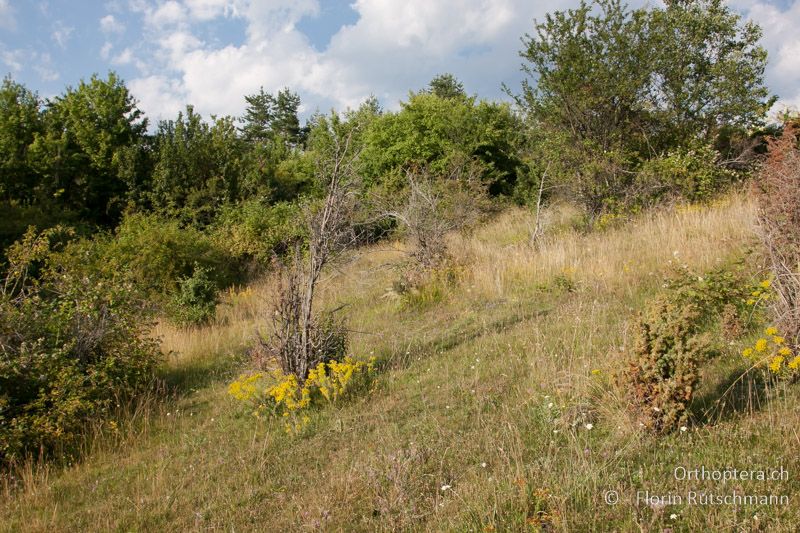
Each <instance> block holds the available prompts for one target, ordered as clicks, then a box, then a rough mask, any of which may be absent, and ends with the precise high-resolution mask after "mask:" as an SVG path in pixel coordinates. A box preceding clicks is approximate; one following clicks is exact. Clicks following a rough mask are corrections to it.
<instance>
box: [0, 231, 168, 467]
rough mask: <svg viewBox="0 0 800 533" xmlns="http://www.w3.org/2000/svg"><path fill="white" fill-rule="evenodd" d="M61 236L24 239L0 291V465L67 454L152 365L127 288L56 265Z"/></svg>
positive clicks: (146, 378) (143, 321)
mask: <svg viewBox="0 0 800 533" xmlns="http://www.w3.org/2000/svg"><path fill="white" fill-rule="evenodd" d="M69 235H70V232H65V231H63V230H62V229H61V228H54V229H52V230H48V231H45V232H42V233H40V234H37V233H36V232H35V231H34V230H30V231H28V232H27V233H26V234H25V236H24V238H23V239H22V240H21V241H19V242H17V243H16V244H14V245H13V246H12V247H10V248H9V251H8V262H9V268H8V275H7V277H6V279H5V282H4V285H3V290H2V292H1V293H0V348H1V349H2V353H3V358H2V360H0V463H7V462H10V461H15V460H20V459H23V458H24V457H25V456H26V455H29V454H30V455H37V454H39V453H43V454H45V455H46V454H49V453H51V452H56V451H60V452H62V453H64V452H68V451H70V448H71V446H73V445H74V444H75V443H76V442H77V441H78V439H79V437H80V435H81V432H82V430H83V429H84V428H85V426H86V425H87V424H88V423H89V422H90V421H92V420H96V419H97V418H103V417H106V416H109V414H110V412H111V411H112V409H113V407H114V406H115V405H116V404H117V403H118V402H119V401H120V400H122V399H123V398H125V397H129V396H131V395H133V394H135V393H137V392H138V391H140V390H142V389H143V388H144V387H146V386H147V384H148V383H149V382H150V380H151V378H152V375H153V370H154V368H155V365H156V363H157V362H158V358H159V351H158V347H157V343H156V342H155V340H153V339H151V338H150V337H149V328H150V323H149V321H148V318H147V315H146V313H145V308H144V306H143V305H142V303H141V301H138V300H137V299H136V298H135V296H134V294H135V292H134V291H133V290H132V287H131V285H130V284H127V283H124V282H121V281H115V280H108V279H104V280H102V281H98V280H97V279H90V278H87V277H86V276H84V275H83V272H75V271H74V270H72V269H71V268H70V265H69V264H62V263H61V262H60V261H59V258H60V257H61V256H60V254H56V253H54V250H55V247H56V246H57V245H58V243H59V242H61V241H62V240H63V238H64V237H67V238H68V237H69Z"/></svg>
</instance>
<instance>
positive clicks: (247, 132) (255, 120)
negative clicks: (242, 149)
mask: <svg viewBox="0 0 800 533" xmlns="http://www.w3.org/2000/svg"><path fill="white" fill-rule="evenodd" d="M244 99H245V102H247V107H246V108H245V111H244V116H243V117H242V119H241V121H242V122H243V123H244V126H243V127H242V133H243V134H244V137H245V139H247V140H248V141H249V142H265V141H268V140H270V139H271V137H272V135H271V133H272V130H271V125H272V121H273V120H274V119H275V98H273V96H272V95H271V94H269V93H265V92H264V87H261V89H260V90H259V92H258V93H256V94H251V95H249V96H245V97H244Z"/></svg>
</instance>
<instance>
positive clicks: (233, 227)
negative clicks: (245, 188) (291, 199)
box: [213, 200, 306, 268]
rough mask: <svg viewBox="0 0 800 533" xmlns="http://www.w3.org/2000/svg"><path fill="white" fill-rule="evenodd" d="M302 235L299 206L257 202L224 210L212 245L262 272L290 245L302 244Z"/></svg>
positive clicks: (230, 206)
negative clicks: (299, 242) (253, 265)
mask: <svg viewBox="0 0 800 533" xmlns="http://www.w3.org/2000/svg"><path fill="white" fill-rule="evenodd" d="M305 233H306V230H305V228H304V227H303V225H302V216H301V213H300V206H299V204H289V203H279V204H274V205H266V204H264V203H263V202H261V201H259V200H249V201H245V202H242V203H241V204H237V205H227V206H225V207H224V208H223V209H222V211H221V212H220V215H219V216H218V217H217V220H216V222H215V223H214V229H213V235H214V240H215V242H217V243H218V245H219V246H220V247H221V248H223V249H225V250H226V251H227V252H228V254H229V255H230V256H231V257H233V258H235V259H236V260H238V261H240V262H243V263H254V264H255V266H258V267H261V268H263V267H264V266H266V265H268V264H269V263H270V261H271V260H272V258H273V257H274V256H275V255H276V254H277V255H282V254H284V253H285V252H286V251H287V249H289V248H290V245H291V244H292V243H293V242H297V241H302V240H304V239H305Z"/></svg>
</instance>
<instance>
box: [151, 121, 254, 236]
mask: <svg viewBox="0 0 800 533" xmlns="http://www.w3.org/2000/svg"><path fill="white" fill-rule="evenodd" d="M155 146H156V148H155V152H156V154H155V160H156V162H155V167H154V169H153V186H152V192H151V199H152V200H151V202H152V205H153V206H154V207H155V208H156V209H158V210H160V211H162V212H165V213H167V214H169V215H172V216H178V217H180V218H181V219H182V220H184V221H186V222H191V223H193V224H196V225H199V226H205V225H207V224H209V223H210V222H211V221H212V220H213V218H214V216H215V214H216V212H217V210H218V209H219V207H220V206H221V205H223V204H224V203H227V202H235V201H237V200H238V199H239V198H240V183H241V179H242V174H243V164H244V163H243V161H244V156H245V147H244V144H243V141H242V139H241V138H240V137H239V135H238V130H237V128H236V126H235V123H234V121H233V119H231V118H230V117H223V118H219V119H215V120H214V123H213V124H212V125H209V124H208V123H207V122H205V121H203V118H202V116H200V115H199V114H198V113H196V112H195V111H194V108H193V107H192V106H187V108H186V113H185V114H184V113H179V114H178V118H177V120H175V121H171V120H170V121H162V122H161V123H160V124H159V129H158V132H157V133H156V138H155Z"/></svg>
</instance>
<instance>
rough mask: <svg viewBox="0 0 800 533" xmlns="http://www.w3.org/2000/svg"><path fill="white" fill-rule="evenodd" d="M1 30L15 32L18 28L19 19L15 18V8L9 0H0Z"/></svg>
mask: <svg viewBox="0 0 800 533" xmlns="http://www.w3.org/2000/svg"><path fill="white" fill-rule="evenodd" d="M0 28H2V29H4V30H14V29H16V28H17V19H16V18H15V17H14V8H12V7H11V3H10V2H9V0H0Z"/></svg>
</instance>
